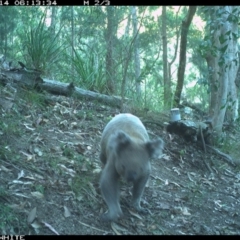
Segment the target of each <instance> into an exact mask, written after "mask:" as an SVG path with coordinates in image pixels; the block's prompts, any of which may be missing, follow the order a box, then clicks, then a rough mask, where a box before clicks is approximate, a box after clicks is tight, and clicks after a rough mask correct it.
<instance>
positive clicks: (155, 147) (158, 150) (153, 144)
mask: <svg viewBox="0 0 240 240" xmlns="http://www.w3.org/2000/svg"><path fill="white" fill-rule="evenodd" d="M163 148H164V141H163V140H162V139H161V138H158V139H156V140H153V141H149V142H147V143H146V150H147V151H148V154H149V156H150V158H157V157H159V155H161V154H162V150H163Z"/></svg>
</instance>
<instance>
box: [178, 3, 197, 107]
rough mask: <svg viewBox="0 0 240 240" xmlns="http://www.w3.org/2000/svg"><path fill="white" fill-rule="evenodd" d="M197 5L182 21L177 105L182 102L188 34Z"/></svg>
mask: <svg viewBox="0 0 240 240" xmlns="http://www.w3.org/2000/svg"><path fill="white" fill-rule="evenodd" d="M196 9H197V7H196V6H190V7H189V9H188V14H187V16H186V19H185V20H183V22H182V30H181V40H180V56H179V67H178V74H177V77H178V80H177V87H176V91H175V95H174V105H175V106H176V107H177V106H178V105H179V103H180V99H181V94H182V88H183V82H184V73H185V67H186V49H187V34H188V30H189V26H190V24H191V22H192V19H193V16H194V14H195V12H196Z"/></svg>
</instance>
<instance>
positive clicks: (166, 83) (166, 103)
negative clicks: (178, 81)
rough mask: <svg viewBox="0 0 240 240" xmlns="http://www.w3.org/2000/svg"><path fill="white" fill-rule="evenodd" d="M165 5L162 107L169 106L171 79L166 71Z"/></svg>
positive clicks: (164, 14)
mask: <svg viewBox="0 0 240 240" xmlns="http://www.w3.org/2000/svg"><path fill="white" fill-rule="evenodd" d="M166 8H167V7H166V6H163V7H162V41H163V78H164V107H165V109H169V108H170V107H171V81H170V78H169V74H168V73H169V72H168V59H167V56H168V52H167V30H166V18H167V16H166Z"/></svg>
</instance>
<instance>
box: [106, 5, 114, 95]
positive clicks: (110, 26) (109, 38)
mask: <svg viewBox="0 0 240 240" xmlns="http://www.w3.org/2000/svg"><path fill="white" fill-rule="evenodd" d="M106 9H107V32H106V45H107V54H106V78H107V88H108V91H109V93H114V92H115V86H114V82H113V79H114V69H113V66H114V64H113V35H114V22H115V21H114V7H113V6H108V7H107V8H106Z"/></svg>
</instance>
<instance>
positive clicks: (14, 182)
mask: <svg viewBox="0 0 240 240" xmlns="http://www.w3.org/2000/svg"><path fill="white" fill-rule="evenodd" d="M45 96H46V95H45ZM45 96H44V95H40V94H37V93H30V92H27V91H26V92H22V93H19V96H17V99H15V102H14V104H13V105H12V106H11V108H9V109H8V110H3V109H1V108H0V112H1V121H0V232H1V233H2V234H5V235H6V234H11V235H14V234H17V235H19V234H21V235H28V234H32V235H36V234H37V235H40V234H41V235H55V234H60V235H63V234H72V235H83V234H84V235H85V234H94V235H95V234H97V235H118V234H120V235H121V234H123V235H125V234H134V235H140V234H141V235H152V234H154V235H155V234H157V235H163V234H164V235H172V234H178V235H179V234H211V235H212V234H217V235H219V234H227V235H229V234H238V235H239V234H240V171H239V170H240V167H239V162H240V152H239V148H240V132H239V131H236V130H235V132H233V133H231V134H230V137H229V141H230V140H231V141H232V143H231V144H230V145H229V146H228V148H227V147H226V148H225V150H226V153H228V154H230V153H229V151H231V153H232V154H233V156H234V158H235V159H236V161H238V162H237V163H238V164H236V166H232V165H230V164H229V163H228V162H226V161H225V160H224V159H223V158H222V157H221V156H219V155H216V154H213V153H210V152H207V153H204V152H203V151H202V148H201V147H199V146H198V145H197V144H195V143H189V142H188V143H187V142H185V141H184V140H183V139H182V138H181V137H179V136H177V135H174V134H172V135H170V134H168V133H167V132H166V130H165V129H164V128H163V127H161V125H158V124H154V123H153V122H160V123H163V122H166V121H168V116H167V115H166V114H161V113H148V114H145V115H144V116H143V115H142V114H140V113H139V114H138V113H135V115H137V116H139V117H140V119H141V120H142V121H143V123H144V124H145V126H146V128H147V130H148V132H149V135H150V138H151V139H154V138H155V137H156V136H160V137H162V138H163V139H164V141H165V148H164V151H163V156H162V157H161V158H159V159H157V160H154V161H152V162H151V163H152V173H151V177H150V182H149V186H148V187H146V188H145V191H144V194H143V197H142V206H143V207H146V208H148V209H149V210H150V213H149V215H140V214H137V213H136V212H134V211H133V210H132V209H129V207H128V202H129V199H130V197H131V194H130V190H131V186H128V185H127V184H125V183H122V184H121V201H120V203H121V206H122V209H123V213H124V218H122V219H120V220H119V221H118V222H116V223H103V222H101V221H100V219H99V216H100V215H101V214H102V213H103V212H105V211H106V210H107V206H106V204H105V202H104V201H103V199H102V197H101V194H100V190H99V176H100V172H101V164H100V161H99V152H100V146H99V142H100V138H101V133H102V130H103V128H104V126H105V125H106V124H107V122H108V121H109V120H110V119H111V118H112V117H113V116H114V115H115V114H117V113H118V111H119V110H118V109H115V108H111V107H107V106H104V105H102V104H99V103H94V102H89V101H79V100H74V99H68V98H65V97H56V98H55V100H56V101H49V100H46V99H45ZM151 122H152V123H151ZM234 149H235V151H234ZM221 151H222V150H221ZM203 159H205V162H204V161H203ZM206 163H207V164H206ZM207 165H208V166H209V167H207Z"/></svg>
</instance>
